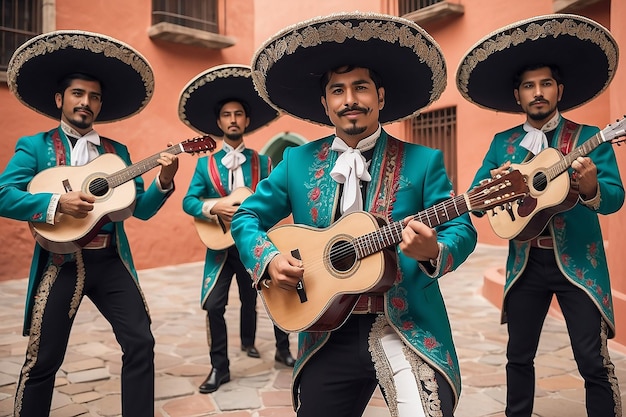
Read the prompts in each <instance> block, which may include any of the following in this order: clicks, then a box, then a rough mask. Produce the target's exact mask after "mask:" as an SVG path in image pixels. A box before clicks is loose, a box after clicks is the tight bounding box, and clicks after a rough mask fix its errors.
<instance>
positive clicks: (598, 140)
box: [546, 132, 605, 180]
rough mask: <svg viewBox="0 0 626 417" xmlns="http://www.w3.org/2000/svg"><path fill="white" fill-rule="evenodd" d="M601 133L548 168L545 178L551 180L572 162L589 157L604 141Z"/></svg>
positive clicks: (565, 169)
mask: <svg viewBox="0 0 626 417" xmlns="http://www.w3.org/2000/svg"><path fill="white" fill-rule="evenodd" d="M601 133H602V132H598V133H596V134H595V135H594V136H593V137H592V138H591V139H589V140H588V141H586V142H585V143H583V144H582V145H580V146H578V147H576V148H574V150H572V151H571V152H570V153H568V154H567V155H565V156H564V157H563V159H561V160H560V161H559V162H557V163H556V164H554V165H552V166H551V167H549V168H548V169H547V170H546V176H547V177H548V180H553V179H554V178H556V177H558V176H559V175H561V174H562V173H563V172H565V171H567V169H568V168H569V167H570V166H571V165H572V162H574V160H575V159H576V158H578V157H579V156H587V155H589V153H591V151H593V150H594V149H596V148H597V147H598V146H600V145H602V144H603V143H604V142H605V141H604V139H603V137H602V134H601Z"/></svg>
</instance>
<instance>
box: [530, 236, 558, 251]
mask: <svg viewBox="0 0 626 417" xmlns="http://www.w3.org/2000/svg"><path fill="white" fill-rule="evenodd" d="M529 242H530V246H531V247H533V248H539V249H552V248H553V247H554V241H553V240H552V236H538V237H536V238H534V239H531V240H530V241H529Z"/></svg>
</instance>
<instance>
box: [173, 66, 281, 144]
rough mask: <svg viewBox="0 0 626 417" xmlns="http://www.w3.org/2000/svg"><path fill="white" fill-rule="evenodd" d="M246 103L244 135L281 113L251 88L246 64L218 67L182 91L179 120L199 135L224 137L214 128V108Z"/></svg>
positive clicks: (193, 80) (250, 79) (196, 78)
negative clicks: (233, 103)
mask: <svg viewBox="0 0 626 417" xmlns="http://www.w3.org/2000/svg"><path fill="white" fill-rule="evenodd" d="M230 99H232V100H236V101H239V102H243V103H245V105H246V106H247V107H248V111H249V113H250V114H248V115H247V116H248V117H250V124H249V125H248V127H247V128H246V133H251V132H253V131H255V130H257V129H259V128H261V127H263V126H265V125H267V124H269V123H270V122H272V121H273V120H275V119H276V118H277V117H278V116H279V115H280V114H279V112H278V111H276V109H274V108H273V107H272V106H270V105H269V104H267V103H266V102H265V101H264V100H263V99H262V98H261V97H259V95H258V93H257V92H256V90H255V89H254V84H253V83H252V77H251V70H250V67H249V66H246V65H218V66H216V67H213V68H209V69H208V70H206V71H204V72H202V73H200V74H198V75H197V76H195V77H194V78H193V79H192V80H191V81H189V83H187V85H186V86H185V87H184V88H183V91H182V92H181V94H180V98H179V101H178V117H179V118H180V120H181V121H182V122H183V123H185V124H186V125H187V126H189V127H191V128H192V129H194V130H195V131H197V132H199V133H202V134H210V135H216V136H223V135H224V132H222V130H221V129H220V128H219V127H218V126H217V115H216V114H215V107H216V106H217V105H218V104H219V103H222V102H224V100H230Z"/></svg>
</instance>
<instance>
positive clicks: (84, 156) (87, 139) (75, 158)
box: [71, 130, 100, 166]
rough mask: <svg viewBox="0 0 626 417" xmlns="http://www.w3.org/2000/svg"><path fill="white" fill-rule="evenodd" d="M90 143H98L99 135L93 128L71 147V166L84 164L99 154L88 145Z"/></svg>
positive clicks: (97, 144)
mask: <svg viewBox="0 0 626 417" xmlns="http://www.w3.org/2000/svg"><path fill="white" fill-rule="evenodd" d="M90 143H91V144H93V145H95V146H99V145H100V136H99V135H98V133H97V132H96V131H95V130H92V131H90V132H89V133H87V134H86V135H84V136H82V137H80V138H78V141H76V145H74V147H73V148H72V157H71V164H72V166H81V165H85V164H86V163H88V162H89V161H91V160H92V159H94V158H95V157H97V156H98V155H99V153H98V150H97V149H95V148H94V147H92V146H89V144H90Z"/></svg>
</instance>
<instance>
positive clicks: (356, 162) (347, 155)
mask: <svg viewBox="0 0 626 417" xmlns="http://www.w3.org/2000/svg"><path fill="white" fill-rule="evenodd" d="M380 131H381V128H380V126H378V130H376V132H375V133H374V134H373V135H371V136H369V137H367V138H365V139H361V141H360V142H359V143H358V145H357V147H356V149H353V148H350V147H349V146H348V145H346V143H345V142H344V141H343V140H341V139H339V138H338V137H335V140H334V141H333V144H332V146H331V149H332V150H333V151H336V152H338V153H339V157H338V158H337V161H336V162H335V166H334V167H333V169H332V171H331V172H330V176H331V177H333V179H334V180H335V181H337V182H338V183H340V184H343V194H342V195H341V212H342V214H346V213H350V212H353V211H360V210H363V197H362V195H361V181H368V182H369V181H371V180H372V177H371V176H370V174H369V172H368V171H367V169H368V168H369V163H366V162H365V157H363V155H362V154H361V152H364V151H367V150H370V149H372V148H373V147H374V146H375V145H376V140H378V137H379V136H380Z"/></svg>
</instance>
